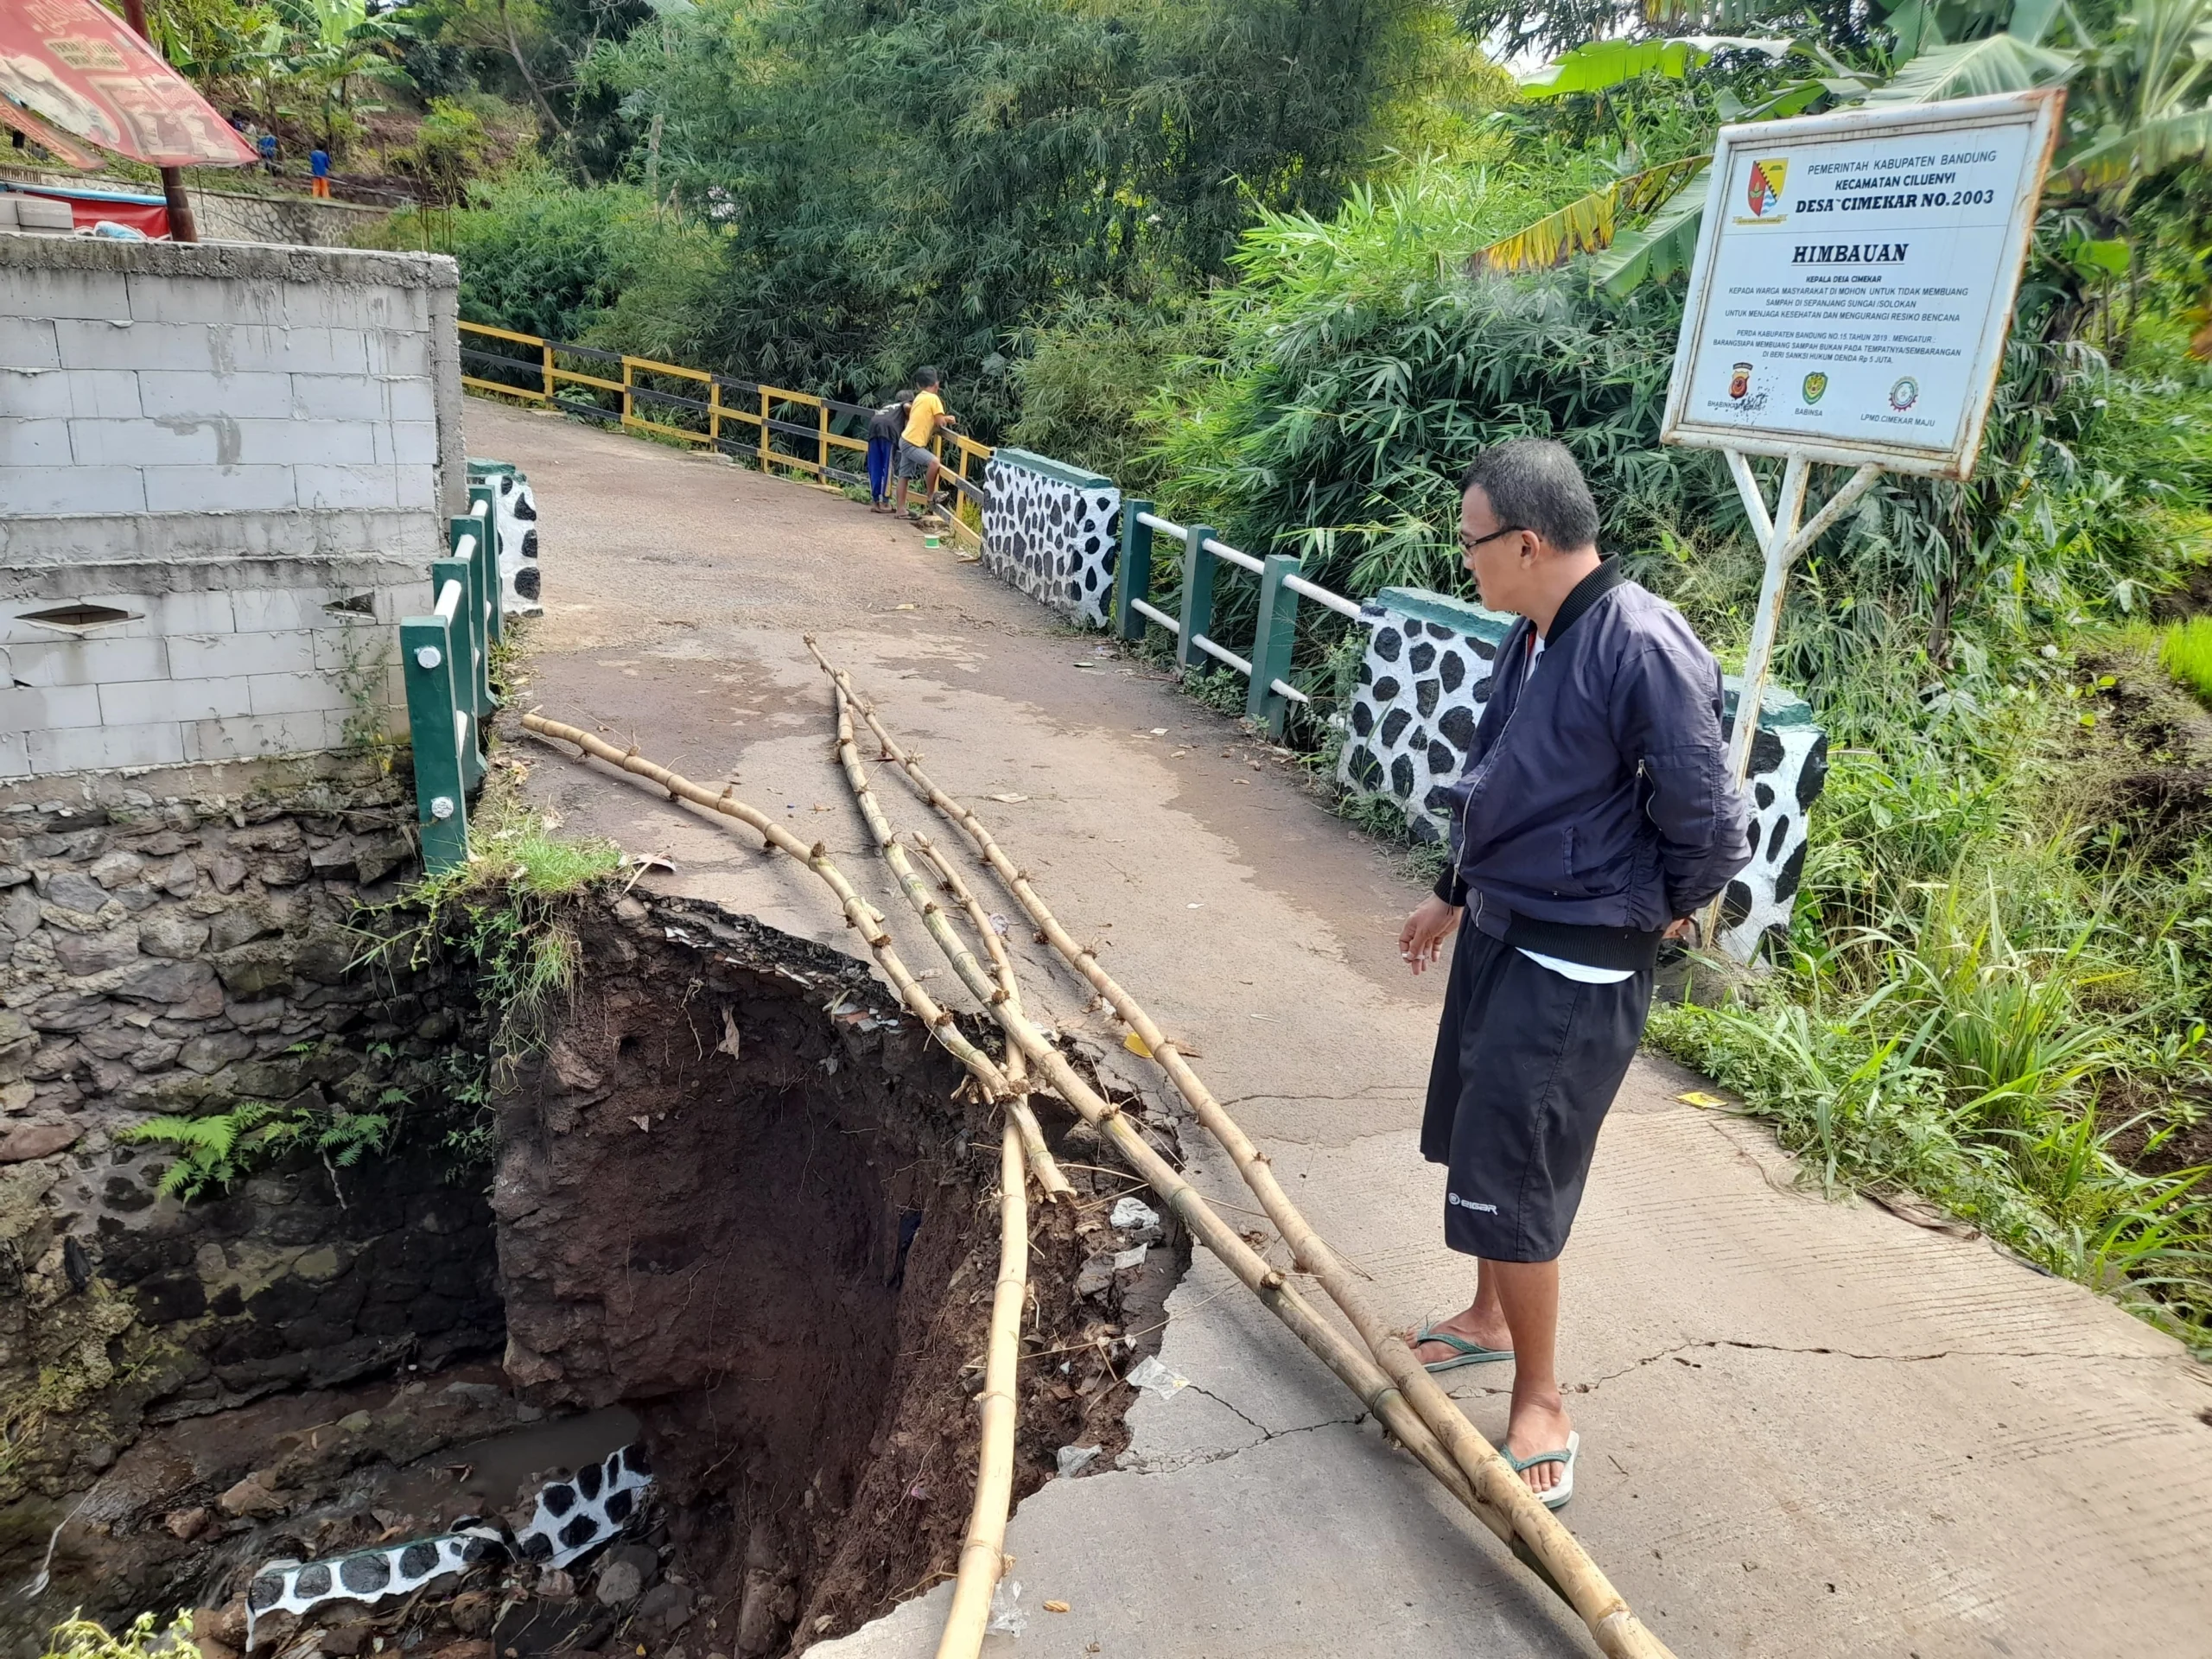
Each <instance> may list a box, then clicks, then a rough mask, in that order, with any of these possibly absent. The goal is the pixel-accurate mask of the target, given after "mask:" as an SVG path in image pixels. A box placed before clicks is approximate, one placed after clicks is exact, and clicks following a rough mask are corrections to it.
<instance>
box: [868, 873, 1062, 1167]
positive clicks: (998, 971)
mask: <svg viewBox="0 0 2212 1659" xmlns="http://www.w3.org/2000/svg"><path fill="white" fill-rule="evenodd" d="M908 838H909V839H910V840H911V841H912V842H913V843H914V850H915V851H916V852H918V853H919V854H920V855H922V861H923V862H925V864H927V865H928V866H929V867H930V868H931V871H932V872H934V873H935V874H936V876H937V879H938V887H941V888H943V889H944V892H945V893H948V894H949V895H950V897H951V898H952V899H953V900H954V901H955V902H956V903H957V904H958V905H959V906H960V907H961V908H962V909H963V911H965V912H967V915H968V925H969V926H970V927H972V928H973V929H975V931H976V937H977V938H980V939H982V942H983V949H984V950H985V952H986V953H987V954H988V956H989V957H990V959H991V976H992V977H993V978H995V979H996V980H997V981H998V983H999V988H1000V989H1001V990H1002V991H1004V992H1005V993H1006V995H1007V1001H1009V1002H1011V1003H1012V1004H1013V1005H1014V1007H1017V1008H1018V1007H1020V1006H1021V985H1020V982H1019V981H1018V980H1016V979H1015V978H1014V961H1013V958H1012V957H1008V956H1007V953H1006V946H1005V944H1002V943H1001V941H1000V938H999V935H998V930H997V929H996V928H995V927H993V926H992V925H991V918H989V917H988V915H986V914H985V913H984V912H983V907H982V905H980V904H979V903H977V902H976V895H975V894H974V893H971V892H969V888H968V883H967V882H966V881H965V880H963V879H962V877H961V874H960V872H959V870H958V869H957V868H956V867H955V866H954V865H953V864H952V863H951V861H950V860H948V859H947V858H946V857H945V855H944V854H943V853H941V852H939V851H938V849H937V848H936V847H935V846H934V845H932V844H931V841H930V838H929V837H928V836H924V835H914V836H910V837H908ZM1004 1065H1005V1071H1006V1075H1007V1082H1009V1083H1011V1084H1014V1087H1015V1088H1016V1089H1020V1087H1021V1085H1022V1084H1023V1083H1024V1082H1025V1081H1026V1080H1027V1077H1028V1075H1029V1063H1028V1060H1027V1058H1026V1057H1025V1056H1024V1055H1023V1054H1022V1052H1021V1051H1020V1049H1019V1048H1017V1047H1015V1046H1013V1045H1011V1044H1009V1045H1007V1052H1006V1060H1005V1063H1004ZM1007 1113H1008V1114H1009V1115H1010V1116H1012V1117H1013V1119H1014V1128H1016V1129H1017V1130H1018V1131H1020V1135H1021V1144H1022V1148H1023V1150H1024V1151H1025V1152H1026V1153H1027V1155H1028V1159H1029V1173H1031V1174H1033V1175H1034V1176H1035V1177H1036V1178H1037V1185H1039V1186H1041V1187H1043V1188H1044V1189H1045V1196H1046V1198H1048V1199H1050V1200H1051V1201H1052V1203H1054V1204H1058V1203H1060V1202H1061V1201H1063V1200H1064V1199H1068V1198H1073V1197H1074V1196H1075V1187H1074V1185H1073V1184H1072V1183H1071V1182H1070V1181H1069V1179H1068V1178H1067V1177H1066V1176H1065V1175H1064V1174H1062V1173H1060V1166H1059V1161H1058V1160H1057V1159H1055V1158H1054V1157H1053V1156H1052V1148H1051V1147H1047V1146H1046V1144H1045V1131H1044V1130H1043V1128H1040V1127H1039V1124H1038V1122H1037V1114H1036V1113H1034V1112H1033V1111H1032V1110H1030V1109H1029V1097H1028V1096H1027V1095H1026V1094H1017V1095H1016V1096H1014V1098H1013V1099H1012V1100H1011V1101H1009V1102H1007Z"/></svg>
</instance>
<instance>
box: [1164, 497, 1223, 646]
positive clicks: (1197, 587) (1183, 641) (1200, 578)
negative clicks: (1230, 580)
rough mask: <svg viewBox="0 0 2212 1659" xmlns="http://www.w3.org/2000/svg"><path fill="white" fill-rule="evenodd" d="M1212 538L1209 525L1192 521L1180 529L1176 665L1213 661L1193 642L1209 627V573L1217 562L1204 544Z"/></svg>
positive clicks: (1210, 583) (1211, 586) (1210, 609)
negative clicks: (1179, 629) (1180, 589)
mask: <svg viewBox="0 0 2212 1659" xmlns="http://www.w3.org/2000/svg"><path fill="white" fill-rule="evenodd" d="M1213 539H1214V534H1213V526H1212V525H1211V524H1192V526H1191V527H1190V528H1189V529H1188V530H1186V531H1184V532H1183V614H1182V618H1181V621H1182V624H1183V631H1182V632H1180V633H1179V634H1177V635H1176V636H1175V665H1176V666H1177V667H1178V668H1182V669H1192V668H1199V669H1203V668H1204V667H1205V665H1206V664H1209V663H1211V661H1212V660H1213V659H1212V658H1211V657H1208V656H1207V655H1206V654H1205V652H1203V651H1200V650H1199V649H1198V645H1196V644H1195V643H1193V642H1194V641H1196V639H1198V636H1199V635H1200V634H1202V633H1209V630H1211V628H1212V626H1213V572H1214V567H1215V566H1216V565H1217V564H1218V563H1220V561H1219V560H1218V559H1217V558H1216V557H1214V556H1213V555H1212V554H1211V553H1209V552H1207V551H1206V543H1208V542H1210V541H1211V540H1213ZM1209 637H1211V635H1210V634H1209Z"/></svg>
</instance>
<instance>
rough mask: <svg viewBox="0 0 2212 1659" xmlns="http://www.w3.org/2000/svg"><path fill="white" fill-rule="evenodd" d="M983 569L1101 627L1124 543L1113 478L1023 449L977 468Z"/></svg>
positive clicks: (999, 455)
mask: <svg viewBox="0 0 2212 1659" xmlns="http://www.w3.org/2000/svg"><path fill="white" fill-rule="evenodd" d="M983 489H984V493H985V497H986V500H987V504H988V505H985V507H984V509H983V568H984V569H987V570H988V571H989V572H990V573H991V574H992V575H995V576H997V577H998V578H999V579H1000V580H1001V581H1002V582H1010V583H1012V584H1013V585H1014V587H1016V588H1020V590H1021V591H1022V592H1023V593H1025V594H1028V595H1029V596H1030V597H1031V598H1032V599H1037V600H1041V601H1044V602H1045V603H1046V604H1047V605H1049V606H1051V607H1052V608H1053V609H1054V610H1056V611H1058V612H1059V613H1060V614H1062V615H1063V616H1065V617H1067V618H1069V619H1070V620H1073V621H1078V622H1084V623H1088V624H1089V625H1090V626H1092V627H1094V628H1103V627H1104V626H1106V625H1107V621H1108V619H1109V614H1110V613H1111V612H1112V609H1113V604H1114V569H1115V566H1116V563H1118V562H1119V556H1120V553H1121V544H1122V492H1121V490H1120V488H1119V487H1118V486H1116V484H1115V483H1114V482H1113V480H1111V479H1105V478H1101V477H1099V476H1097V475H1096V474H1093V473H1085V472H1082V471H1079V470H1078V469H1077V468H1075V467H1069V466H1066V465H1065V464H1063V463H1062V462H1059V461H1052V460H1049V459H1047V458H1046V456H1043V455H1033V454H1029V453H1028V452H1027V450H1023V449H1001V450H1000V451H998V453H997V454H994V455H993V456H992V457H991V459H990V462H989V464H988V466H987V467H985V468H984V470H983Z"/></svg>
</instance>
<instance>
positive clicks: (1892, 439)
mask: <svg viewBox="0 0 2212 1659" xmlns="http://www.w3.org/2000/svg"><path fill="white" fill-rule="evenodd" d="M2062 101H2063V94H2062V93H2061V92H2059V91H2058V90H2057V89H2056V88H2045V89H2043V90H2039V91H2037V92H2018V93H2006V94H2003V95H2000V96H1998V97H1994V98H1974V99H1959V100H1956V101H1955V102H1951V103H1946V104H1929V105H1916V106H1912V107H1908V108H1903V109H1897V110H1851V111H1844V112H1843V113H1841V114H1838V115H1823V116H1813V117H1808V118H1805V119H1802V120H1794V121H1770V122H1763V123H1759V124H1754V125H1750V126H1739V127H1724V128H1722V129H1721V130H1720V135H1719V141H1718V144H1717V146H1716V148H1715V149H1714V152H1713V168H1712V175H1711V176H1712V187H1711V189H1712V194H1711V195H1710V197H1709V198H1708V199H1707V203H1706V209H1705V220H1704V225H1703V226H1702V230H1701V233H1700V238H1699V242H1698V250H1697V258H1696V262H1695V264H1694V265H1693V266H1692V267H1691V271H1690V288H1689V299H1688V308H1687V309H1686V310H1685V312H1684V313H1683V316H1682V333H1681V342H1680V344H1679V345H1678V346H1676V348H1675V374H1674V380H1673V383H1672V385H1670V386H1669V391H1668V397H1667V416H1666V422H1665V425H1664V426H1663V428H1662V431H1661V439H1662V442H1671V443H1684V444H1694V445H1700V446H1703V447H1705V448H1724V449H1736V450H1741V451H1744V452H1746V453H1748V454H1802V455H1804V456H1805V457H1807V458H1808V460H1812V461H1834V462H1838V463H1840V464H1844V465H1851V464H1855V463H1859V462H1866V461H1875V462H1878V463H1880V464H1881V465H1882V466H1884V467H1891V468H1894V469H1896V470H1897V471H1901V472H1910V473H1929V474H1938V475H1941V476H1945V477H1953V478H1964V477H1966V476H1967V475H1968V474H1971V473H1972V472H1973V470H1974V454H1975V451H1976V450H1977V449H1978V448H1980V442H1981V426H1982V417H1983V416H1984V414H1985V412H1986V410H1987V409H1988V406H1989V397H1990V392H1991V391H1992V389H1993V387H1994V386H1995V385H1996V381H1997V371H1998V368H1999V360H2000V359H2001V357H2002V355H2003V353H2004V346H2005V334H2006V332H2007V330H2008V329H2009V328H2010V327H2011V324H2012V303H2013V300H2014V297H2015V296H2016V294H2017V292H2018V288H2019V281H2020V266H2021V262H2022V260H2023V258H2024V256H2025V253H2026V251H2027V241H2028V236H2029V232H2031V229H2032V228H2033V226H2034V223H2035V213H2036V204H2037V199H2038V197H2039V196H2040V195H2041V194H2042V190H2043V180H2044V173H2045V171H2046V170H2047V169H2048V168H2049V167H2050V153H2051V148H2052V145H2053V144H2054V143H2056V139H2057V137H2058V113H2059V110H2060V107H2061V105H2062Z"/></svg>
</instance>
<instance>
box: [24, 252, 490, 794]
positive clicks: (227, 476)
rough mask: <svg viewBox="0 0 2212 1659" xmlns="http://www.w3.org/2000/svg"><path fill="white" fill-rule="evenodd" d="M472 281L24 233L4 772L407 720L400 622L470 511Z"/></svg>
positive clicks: (399, 269)
mask: <svg viewBox="0 0 2212 1659" xmlns="http://www.w3.org/2000/svg"><path fill="white" fill-rule="evenodd" d="M455 280H456V278H455V273H454V266H453V264H452V262H451V261H450V260H448V259H444V258H441V257H433V256H419V255H396V254H373V253H356V252H339V251H326V250H311V249H305V248H283V247H255V246H246V245H222V244H202V245H196V246H194V245H183V246H179V245H168V244H130V243H111V242H103V241H95V240H92V239H89V238H47V237H30V236H14V235H7V234H4V233H0V658H4V662H5V664H6V667H7V677H6V683H5V684H4V686H0V778H10V777H23V776H38V775H44V774H47V773H57V772H74V771H80V770H86V769H113V768H137V767H146V766H170V765H179V764H185V763H198V762H208V761H219V760H232V759H242V758H250V757H253V756H258V755H267V754H276V753H294V752H299V751H307V750H315V749H324V748H330V747H338V746H340V744H342V743H344V742H346V741H349V740H355V739H359V737H361V736H364V735H366V734H370V733H372V732H373V731H375V730H377V729H378V728H385V729H387V730H389V729H397V728H399V727H400V726H401V725H402V724H403V723H404V714H403V712H402V711H403V709H404V693H403V691H402V690H401V687H400V683H399V681H398V677H397V670H396V667H395V656H394V625H395V624H396V622H397V620H398V617H399V616H400V615H401V614H402V613H416V612H420V611H423V610H426V609H428V608H429V581H428V571H427V566H428V563H429V560H430V559H431V558H433V557H435V556H437V555H438V554H440V553H441V552H442V550H443V547H444V535H443V522H444V519H445V518H446V517H447V516H448V514H449V513H451V512H457V511H460V510H461V509H462V508H463V507H465V505H466V498H467V474H466V466H465V462H464V461H463V460H462V442H461V432H460V397H459V394H460V379H459V373H460V363H459V357H458V341H457V339H456V338H455V334H454V327H453V325H452V317H453V315H454V283H455ZM86 605H97V606H99V607H103V610H102V613H100V614H99V616H98V617H97V618H94V619H92V620H83V619H81V618H78V619H75V620H72V619H71V618H68V617H64V618H62V619H60V620H56V619H55V618H54V616H53V615H51V614H44V615H42V614H41V613H53V612H54V611H56V610H57V609H59V610H65V611H66V610H68V609H70V608H71V607H84V606H86Z"/></svg>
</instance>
